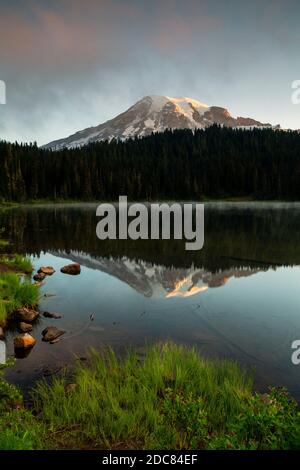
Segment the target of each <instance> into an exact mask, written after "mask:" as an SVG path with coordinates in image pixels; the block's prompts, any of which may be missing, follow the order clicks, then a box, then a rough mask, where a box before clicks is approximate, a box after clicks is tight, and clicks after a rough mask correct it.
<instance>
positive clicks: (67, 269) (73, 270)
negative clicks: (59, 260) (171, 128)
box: [60, 263, 81, 276]
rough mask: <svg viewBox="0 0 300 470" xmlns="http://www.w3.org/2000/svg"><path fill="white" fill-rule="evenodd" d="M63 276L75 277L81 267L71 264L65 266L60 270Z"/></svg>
mask: <svg viewBox="0 0 300 470" xmlns="http://www.w3.org/2000/svg"><path fill="white" fill-rule="evenodd" d="M60 271H61V272H62V273H64V274H71V275H72V276H75V275H77V274H80V271H81V267H80V264H78V263H72V264H67V265H66V266H64V267H63V268H61V270H60Z"/></svg>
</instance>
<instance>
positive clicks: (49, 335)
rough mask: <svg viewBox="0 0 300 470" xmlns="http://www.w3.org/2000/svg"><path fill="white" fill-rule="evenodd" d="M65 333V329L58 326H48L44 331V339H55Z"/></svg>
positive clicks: (48, 340)
mask: <svg viewBox="0 0 300 470" xmlns="http://www.w3.org/2000/svg"><path fill="white" fill-rule="evenodd" d="M64 333H65V331H63V330H59V329H58V328H56V326H47V328H45V329H44V330H43V331H42V335H43V341H47V342H50V341H54V340H55V339H57V338H59V337H60V336H62V335H63V334H64Z"/></svg>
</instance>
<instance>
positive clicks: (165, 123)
mask: <svg viewBox="0 0 300 470" xmlns="http://www.w3.org/2000/svg"><path fill="white" fill-rule="evenodd" d="M214 123H216V124H220V125H223V126H227V127H237V128H239V127H240V128H252V127H270V128H272V125H271V124H263V123H261V122H259V121H256V120H255V119H251V118H243V117H237V118H234V117H232V116H231V114H230V113H229V111H228V110H227V109H225V108H220V107H218V106H208V105H206V104H204V103H200V101H197V100H195V99H192V98H186V97H183V98H172V97H170V96H156V95H152V96H145V97H144V98H143V99H141V100H140V101H138V102H137V103H135V104H134V105H133V106H131V108H129V109H128V110H127V111H125V112H124V113H121V114H119V115H118V116H116V117H115V118H114V119H110V120H109V121H106V122H104V123H103V124H100V125H99V126H96V127H89V128H87V129H84V130H82V131H79V132H76V134H73V135H70V136H69V137H67V138H65V139H59V140H55V141H53V142H50V143H49V144H46V145H45V146H44V148H52V149H55V150H58V149H62V148H64V147H67V148H74V147H81V146H83V145H86V144H89V143H91V142H97V141H100V140H109V141H110V140H112V139H121V140H125V139H128V138H130V137H136V136H138V137H143V136H147V135H150V134H151V133H152V132H163V131H164V130H166V129H197V128H198V129H199V128H200V129H203V128H205V127H208V126H211V125H212V124H214Z"/></svg>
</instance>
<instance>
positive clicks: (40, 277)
mask: <svg viewBox="0 0 300 470" xmlns="http://www.w3.org/2000/svg"><path fill="white" fill-rule="evenodd" d="M45 277H46V274H45V273H37V274H35V275H34V276H33V279H34V280H35V281H43V280H44V279H45Z"/></svg>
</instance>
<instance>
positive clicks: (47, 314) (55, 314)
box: [43, 312, 61, 319]
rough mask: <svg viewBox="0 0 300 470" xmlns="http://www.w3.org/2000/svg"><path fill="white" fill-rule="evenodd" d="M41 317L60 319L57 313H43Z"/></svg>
mask: <svg viewBox="0 0 300 470" xmlns="http://www.w3.org/2000/svg"><path fill="white" fill-rule="evenodd" d="M43 316H44V317H45V318H55V319H58V318H61V315H59V313H50V312H44V313H43Z"/></svg>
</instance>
